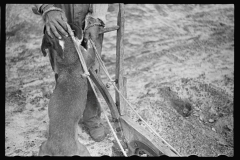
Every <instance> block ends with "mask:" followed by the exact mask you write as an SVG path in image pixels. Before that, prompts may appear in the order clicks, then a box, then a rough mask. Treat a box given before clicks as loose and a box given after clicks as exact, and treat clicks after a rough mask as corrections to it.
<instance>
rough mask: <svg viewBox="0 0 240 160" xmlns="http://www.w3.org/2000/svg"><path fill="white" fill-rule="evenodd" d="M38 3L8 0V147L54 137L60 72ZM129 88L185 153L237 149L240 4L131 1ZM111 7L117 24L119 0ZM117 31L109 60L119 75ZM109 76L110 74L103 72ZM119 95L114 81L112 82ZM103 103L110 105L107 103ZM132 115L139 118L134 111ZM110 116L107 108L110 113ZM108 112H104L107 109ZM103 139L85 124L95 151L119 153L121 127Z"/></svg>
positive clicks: (21, 148)
mask: <svg viewBox="0 0 240 160" xmlns="http://www.w3.org/2000/svg"><path fill="white" fill-rule="evenodd" d="M30 7H31V5H27V4H22V5H14V4H12V5H7V7H6V8H7V14H6V23H7V25H6V27H7V28H6V77H5V78H6V95H5V155H6V156H32V155H37V153H38V149H39V146H40V144H41V143H42V142H43V141H44V140H46V136H47V126H48V114H47V110H48V107H47V106H48V101H49V99H50V97H51V93H52V91H53V89H54V86H55V82H54V75H53V72H52V69H51V66H50V63H49V60H48V57H43V55H42V53H41V51H40V45H41V38H42V22H41V19H40V17H38V16H36V15H34V14H32V12H31V8H30ZM125 9H126V10H125V17H126V20H125V39H124V46H125V47H124V51H125V52H124V53H125V56H124V57H125V63H124V69H125V75H126V77H127V79H128V81H127V95H128V99H129V101H130V102H131V104H132V105H133V106H134V107H135V108H136V110H137V112H138V113H139V114H140V115H141V116H142V117H143V118H144V119H145V120H146V121H147V122H148V123H149V124H150V125H151V126H153V128H155V129H156V131H157V132H158V133H159V134H160V135H161V136H162V137H163V138H164V139H165V140H166V141H167V142H168V143H170V144H171V145H172V146H173V147H174V148H175V149H176V150H177V151H178V152H179V153H180V154H181V155H184V156H188V155H198V156H204V157H205V156H211V157H214V156H218V155H227V156H230V157H232V156H233V155H234V152H233V148H234V142H233V139H234V138H233V137H234V136H233V132H234V126H233V120H234V118H233V90H234V5H231V4H228V5H175V4H173V5H171V4H167V5H166V4H159V5H158V4H155V5H153V4H139V5H137V4H127V5H125ZM109 10H110V11H111V12H110V14H108V15H107V26H113V25H116V20H117V13H118V7H117V5H113V6H112V7H111V8H110V9H109ZM115 47H116V32H111V33H106V34H105V35H104V44H103V51H102V53H103V56H102V58H103V60H104V61H105V64H106V66H107V68H108V71H109V72H110V73H111V75H112V76H114V71H115V52H116V48H115ZM102 79H103V81H104V82H106V76H105V75H104V74H102ZM110 92H111V94H112V95H113V96H114V90H113V88H110ZM101 104H102V107H103V108H104V109H106V110H107V112H108V114H109V117H110V112H109V109H108V108H107V105H106V103H105V102H104V100H103V99H101ZM129 116H130V117H131V118H132V119H133V120H134V121H138V118H137V117H136V115H134V113H132V112H131V113H130V114H129ZM102 117H103V115H102ZM103 119H104V117H103ZM104 125H105V128H106V130H107V132H108V136H107V138H105V140H104V141H102V142H99V143H96V142H94V141H93V140H92V139H91V138H90V137H89V136H88V134H87V133H86V132H85V130H84V129H82V127H81V124H80V127H79V141H81V142H82V143H83V144H85V145H86V146H87V148H88V149H89V151H90V153H91V155H92V156H102V155H109V156H111V154H112V151H111V147H112V140H113V139H114V138H113V135H112V133H111V132H110V129H109V127H108V125H107V123H106V120H105V119H104Z"/></svg>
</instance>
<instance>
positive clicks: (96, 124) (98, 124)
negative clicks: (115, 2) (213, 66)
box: [83, 4, 107, 142]
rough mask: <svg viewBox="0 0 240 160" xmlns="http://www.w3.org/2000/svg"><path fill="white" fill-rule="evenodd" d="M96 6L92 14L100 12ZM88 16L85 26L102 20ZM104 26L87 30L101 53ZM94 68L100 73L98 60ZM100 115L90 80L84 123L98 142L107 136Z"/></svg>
mask: <svg viewBox="0 0 240 160" xmlns="http://www.w3.org/2000/svg"><path fill="white" fill-rule="evenodd" d="M98 5H99V4H98ZM95 8H96V5H95V4H94V5H93V6H92V10H93V11H92V12H93V13H92V14H93V15H94V14H98V13H96V9H95ZM105 8H106V7H105ZM98 9H99V10H102V9H101V7H100V8H99V6H98ZM106 11H107V10H106ZM90 15H91V14H90ZM98 15H99V16H101V17H102V14H98ZM88 16H89V15H88ZM88 16H87V17H86V21H85V25H86V26H85V28H86V27H87V26H88V25H91V24H93V23H100V22H101V20H99V19H98V18H95V17H94V18H92V17H91V18H89V17H88ZM104 21H105V19H104ZM102 28H103V26H99V25H96V26H92V27H90V28H88V29H87V31H86V32H88V33H89V32H90V33H91V36H90V38H91V39H92V40H93V42H94V44H95V45H96V48H97V51H98V53H99V54H100V55H101V51H102V43H103V34H101V35H99V34H98V33H99V31H100V29H102ZM85 34H86V33H85ZM88 38H89V37H88ZM92 68H93V70H94V71H96V73H97V74H99V69H100V67H99V64H98V62H96V61H95V64H94V65H93V66H92ZM100 116H101V109H100V104H99V102H98V100H97V98H96V96H95V94H94V92H93V90H92V88H91V85H90V84H89V82H88V95H87V104H86V108H85V110H84V112H83V123H84V124H85V126H86V127H87V128H88V131H89V134H90V136H91V137H92V138H93V140H95V141H97V142H99V141H102V140H103V139H104V138H105V137H106V133H105V131H104V127H103V124H102V120H101V119H100Z"/></svg>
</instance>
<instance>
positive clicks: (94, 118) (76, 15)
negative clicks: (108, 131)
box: [54, 4, 108, 138]
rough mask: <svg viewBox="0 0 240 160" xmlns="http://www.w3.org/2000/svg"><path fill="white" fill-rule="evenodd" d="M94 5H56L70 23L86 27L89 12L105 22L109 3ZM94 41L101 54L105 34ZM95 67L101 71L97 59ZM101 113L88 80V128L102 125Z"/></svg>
mask: <svg viewBox="0 0 240 160" xmlns="http://www.w3.org/2000/svg"><path fill="white" fill-rule="evenodd" d="M94 5H95V4H94ZM94 5H92V4H91V5H90V4H55V5H54V6H55V7H58V8H61V9H62V10H63V11H64V12H65V14H66V17H67V20H68V23H74V24H76V25H77V26H79V27H81V28H84V26H83V25H84V21H85V17H86V16H87V14H91V16H92V17H94V18H99V19H100V18H101V20H102V21H103V22H105V15H106V13H107V8H108V5H107V4H96V5H97V6H96V5H95V6H94ZM94 7H95V8H94ZM96 7H97V8H96ZM93 12H94V13H93ZM96 12H97V13H96ZM99 27H102V26H99ZM93 41H94V43H95V45H96V48H97V50H98V53H99V54H101V51H102V42H103V34H101V35H99V36H98V38H97V39H96V40H93ZM93 69H94V70H95V71H96V72H97V73H99V69H100V68H99V64H98V63H97V62H96V61H95V65H94V66H93ZM100 115H101V111H100V105H99V103H98V101H97V99H96V96H95V94H94V92H93V90H92V88H91V86H90V84H89V82H88V93H87V104H86V108H85V110H84V113H83V122H84V124H85V126H86V127H87V128H97V127H99V125H101V124H100ZM102 127H103V126H102ZM101 131H102V130H101ZM100 134H101V133H100ZM90 136H91V134H90ZM92 138H93V137H92Z"/></svg>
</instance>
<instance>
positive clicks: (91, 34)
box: [84, 17, 104, 41]
mask: <svg viewBox="0 0 240 160" xmlns="http://www.w3.org/2000/svg"><path fill="white" fill-rule="evenodd" d="M87 22H88V24H87V27H86V28H85V33H84V39H86V40H88V39H89V38H91V39H92V40H93V41H96V40H97V39H98V38H99V32H100V31H101V29H102V28H103V27H104V23H103V22H102V21H101V20H99V19H94V18H92V17H88V18H87Z"/></svg>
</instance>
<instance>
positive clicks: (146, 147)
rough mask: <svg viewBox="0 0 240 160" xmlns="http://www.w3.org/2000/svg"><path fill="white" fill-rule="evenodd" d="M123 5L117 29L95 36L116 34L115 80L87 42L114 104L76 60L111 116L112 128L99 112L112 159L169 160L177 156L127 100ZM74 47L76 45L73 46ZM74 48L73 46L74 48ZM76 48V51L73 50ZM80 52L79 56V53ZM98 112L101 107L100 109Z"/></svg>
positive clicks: (95, 78) (103, 85) (108, 28)
mask: <svg viewBox="0 0 240 160" xmlns="http://www.w3.org/2000/svg"><path fill="white" fill-rule="evenodd" d="M124 21H125V19H124V4H119V12H118V17H117V26H113V27H107V28H104V29H103V30H101V31H100V32H99V34H104V33H106V32H110V31H116V30H117V44H116V70H115V79H114V80H112V79H111V77H110V75H109V73H108V71H107V69H106V67H105V65H104V62H103V61H102V60H101V57H100V54H99V53H97V50H96V48H95V45H94V43H93V41H92V40H91V39H90V43H91V44H92V46H93V47H94V49H95V53H96V58H97V60H98V62H99V64H100V66H101V68H102V70H103V71H104V73H105V74H106V75H107V77H108V79H109V82H110V84H111V85H113V86H114V88H115V101H114V98H113V97H112V96H111V94H110V93H109V91H108V88H107V86H108V85H109V84H108V85H105V84H104V83H103V82H102V80H101V78H100V77H99V75H97V74H96V73H95V72H94V71H93V70H92V69H90V70H89V71H88V70H87V68H86V66H85V65H86V64H85V62H84V59H83V57H82V55H81V51H79V50H78V54H79V58H80V61H81V64H82V66H83V69H84V72H85V73H84V74H85V76H86V77H87V79H88V81H89V82H90V84H91V87H92V88H93V91H94V92H95V95H96V97H97V99H98V96H97V91H96V89H95V87H94V86H93V84H95V86H97V89H98V90H99V92H100V93H101V94H102V96H103V98H104V100H105V101H106V103H107V105H108V107H109V109H110V113H111V116H112V122H113V123H112V124H113V125H112V124H111V123H110V121H109V119H108V117H107V115H106V111H104V110H103V109H102V110H103V113H104V116H105V118H106V120H107V122H108V125H109V127H110V129H111V131H112V133H113V135H114V138H115V140H113V146H112V156H125V157H128V156H134V155H136V156H163V155H165V156H169V157H179V156H181V155H180V154H179V153H178V152H177V151H176V150H175V149H174V148H173V147H172V146H171V145H170V144H169V143H167V141H165V140H164V139H163V138H162V137H161V136H160V135H159V134H158V133H157V132H156V131H155V130H154V129H153V128H152V127H151V126H150V125H149V124H147V122H146V121H145V120H144V119H143V118H142V117H141V116H140V115H139V114H138V113H137V112H136V111H135V110H134V108H133V107H132V105H131V104H130V103H129V102H128V100H127V88H126V84H127V78H126V77H125V76H124V67H123V61H124V45H123V39H124ZM71 37H72V38H73V41H74V42H75V39H74V36H73V33H72V34H71ZM75 44H77V42H75ZM75 47H76V45H75ZM76 48H77V47H76ZM79 52H80V53H79ZM126 107H130V108H131V109H132V110H133V111H134V112H135V114H136V115H137V116H138V117H139V119H140V120H141V121H142V122H144V124H145V125H146V126H147V127H148V128H149V130H146V129H145V128H144V127H142V126H141V125H139V124H138V123H137V122H135V121H133V120H132V119H131V118H129V116H128V115H127V114H126ZM101 108H102V107H101Z"/></svg>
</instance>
